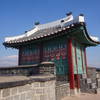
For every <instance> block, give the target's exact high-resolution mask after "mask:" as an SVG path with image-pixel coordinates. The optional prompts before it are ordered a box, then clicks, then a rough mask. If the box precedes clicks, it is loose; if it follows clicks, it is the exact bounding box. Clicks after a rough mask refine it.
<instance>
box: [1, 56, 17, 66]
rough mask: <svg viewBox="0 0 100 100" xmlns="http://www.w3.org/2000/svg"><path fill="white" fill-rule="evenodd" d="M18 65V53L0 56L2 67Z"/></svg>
mask: <svg viewBox="0 0 100 100" xmlns="http://www.w3.org/2000/svg"><path fill="white" fill-rule="evenodd" d="M16 65H18V56H17V55H10V56H3V57H0V67H5V66H16Z"/></svg>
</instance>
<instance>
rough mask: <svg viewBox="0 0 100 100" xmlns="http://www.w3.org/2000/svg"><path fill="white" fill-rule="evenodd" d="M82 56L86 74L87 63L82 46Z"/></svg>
mask: <svg viewBox="0 0 100 100" xmlns="http://www.w3.org/2000/svg"><path fill="white" fill-rule="evenodd" d="M82 58H83V68H84V74H86V64H85V57H84V47H83V48H82Z"/></svg>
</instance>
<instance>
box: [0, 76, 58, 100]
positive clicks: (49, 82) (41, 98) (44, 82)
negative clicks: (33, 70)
mask: <svg viewBox="0 0 100 100" xmlns="http://www.w3.org/2000/svg"><path fill="white" fill-rule="evenodd" d="M31 79H32V78H31ZM32 80H33V81H31V82H29V83H27V84H25V85H21V84H20V83H21V81H19V85H17V86H10V85H9V88H7V87H6V85H5V87H4V88H1V89H0V100H55V99H56V97H55V80H54V79H53V77H48V78H47V77H44V76H43V77H42V78H38V80H37V79H34V78H33V79H32ZM28 81H29V80H28ZM8 84H9V83H8Z"/></svg>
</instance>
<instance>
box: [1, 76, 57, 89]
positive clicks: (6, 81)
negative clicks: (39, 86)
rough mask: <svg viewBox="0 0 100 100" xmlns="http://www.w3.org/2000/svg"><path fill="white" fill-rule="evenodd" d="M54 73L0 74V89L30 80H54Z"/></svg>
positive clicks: (27, 82) (23, 83)
mask: <svg viewBox="0 0 100 100" xmlns="http://www.w3.org/2000/svg"><path fill="white" fill-rule="evenodd" d="M55 79H56V78H55V76H54V75H35V76H29V77H27V76H8V77H7V76H5V77H2V76H0V89H4V88H10V87H16V86H22V85H26V84H31V83H32V82H46V81H51V80H55Z"/></svg>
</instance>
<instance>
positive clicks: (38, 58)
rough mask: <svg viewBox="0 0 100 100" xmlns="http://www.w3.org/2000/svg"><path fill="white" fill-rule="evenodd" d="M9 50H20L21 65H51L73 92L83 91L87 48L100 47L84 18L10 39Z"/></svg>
mask: <svg viewBox="0 0 100 100" xmlns="http://www.w3.org/2000/svg"><path fill="white" fill-rule="evenodd" d="M3 44H4V45H5V47H10V48H15V49H18V50H19V60H18V64H19V65H33V64H39V63H41V62H47V61H51V62H54V63H55V66H56V68H55V69H56V70H55V74H56V75H57V76H59V77H60V76H62V77H66V78H67V79H66V78H65V79H66V81H69V83H70V89H71V91H72V92H73V91H74V90H75V88H77V89H79V88H80V81H79V78H80V76H81V75H86V74H87V69H88V68H87V59H86V48H87V47H90V46H97V45H98V44H100V42H99V39H98V38H97V37H93V36H90V35H89V34H88V31H87V28H86V23H85V20H84V15H83V14H80V15H79V16H78V17H76V18H74V17H73V15H72V13H68V14H67V16H66V17H65V18H62V19H60V20H57V21H53V22H50V23H47V24H39V23H38V24H37V25H35V27H34V28H33V29H31V30H29V31H26V32H25V33H24V34H23V35H20V36H15V37H6V38H5V42H4V43H3Z"/></svg>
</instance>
